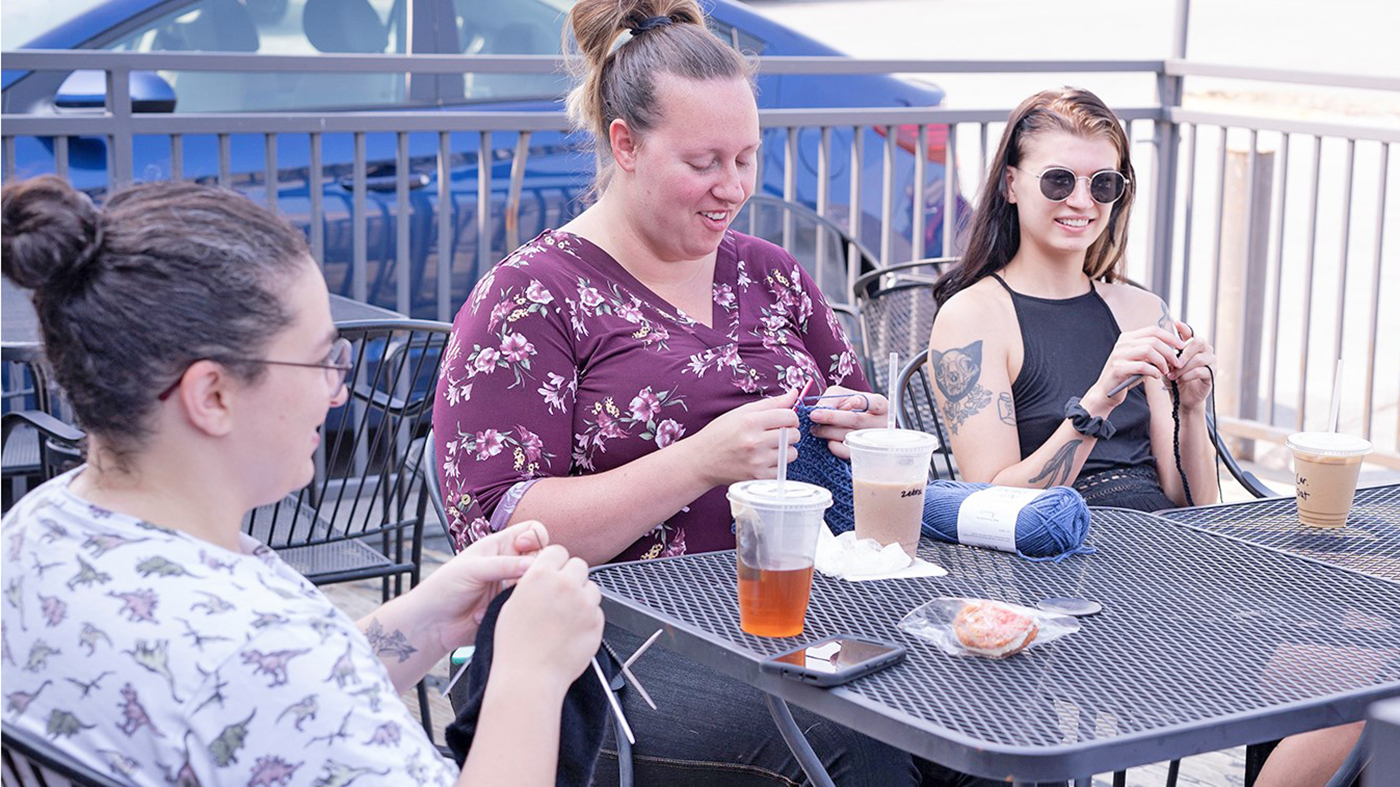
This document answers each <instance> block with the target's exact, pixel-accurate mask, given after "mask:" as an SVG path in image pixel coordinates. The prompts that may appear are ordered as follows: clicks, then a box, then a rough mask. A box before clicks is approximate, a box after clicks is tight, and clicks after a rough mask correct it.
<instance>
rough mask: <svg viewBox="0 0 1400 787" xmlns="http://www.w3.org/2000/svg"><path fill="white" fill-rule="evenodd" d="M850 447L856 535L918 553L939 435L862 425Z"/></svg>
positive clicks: (850, 438) (851, 437)
mask: <svg viewBox="0 0 1400 787" xmlns="http://www.w3.org/2000/svg"><path fill="white" fill-rule="evenodd" d="M846 447H847V448H849V449H851V476H852V481H853V486H854V489H853V490H852V491H853V495H852V496H853V498H854V500H853V502H854V503H855V518H856V538H873V539H875V540H876V541H879V542H880V543H881V544H895V543H897V544H899V545H900V546H902V547H904V551H905V552H908V553H909V556H910V557H913V556H914V551H915V550H916V549H917V548H918V546H919V530H920V525H922V523H923V519H924V487H925V486H927V485H928V468H929V459H930V458H931V457H932V456H933V452H934V449H936V448H938V438H937V437H934V436H933V435H931V434H928V433H925V432H919V431H915V430H913V429H859V430H857V431H854V432H851V433H850V434H848V435H846Z"/></svg>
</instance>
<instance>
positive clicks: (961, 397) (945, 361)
mask: <svg viewBox="0 0 1400 787" xmlns="http://www.w3.org/2000/svg"><path fill="white" fill-rule="evenodd" d="M929 355H930V360H932V361H933V379H934V382H936V383H938V390H940V391H942V392H943V420H945V421H947V422H948V431H950V432H952V433H953V434H957V433H958V427H960V426H962V425H963V422H964V421H966V420H967V419H968V418H971V417H972V416H974V415H976V414H977V413H979V412H981V411H982V410H983V408H985V407H986V406H987V405H989V404H991V402H992V394H991V392H990V391H988V390H987V389H986V388H983V387H982V386H981V385H980V384H978V382H977V381H978V378H980V377H981V376H982V342H981V341H976V342H973V343H972V344H969V345H968V346H966V347H960V348H957V349H952V350H948V351H946V352H939V351H937V350H929Z"/></svg>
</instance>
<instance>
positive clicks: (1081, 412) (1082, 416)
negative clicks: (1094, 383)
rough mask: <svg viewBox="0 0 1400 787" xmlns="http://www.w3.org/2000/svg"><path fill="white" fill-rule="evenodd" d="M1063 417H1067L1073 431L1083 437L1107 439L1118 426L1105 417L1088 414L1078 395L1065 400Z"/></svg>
mask: <svg viewBox="0 0 1400 787" xmlns="http://www.w3.org/2000/svg"><path fill="white" fill-rule="evenodd" d="M1065 418H1067V419H1069V425H1070V426H1072V427H1074V431H1076V432H1078V433H1080V434H1082V435H1084V436H1085V437H1093V438H1096V439H1098V440H1107V439H1108V438H1110V437H1112V436H1113V433H1114V432H1116V431H1118V427H1116V426H1114V425H1113V424H1111V423H1109V422H1108V419H1107V418H1100V417H1098V416H1097V415H1089V411H1088V410H1085V409H1084V405H1082V404H1080V403H1079V397H1078V396H1071V397H1070V398H1069V400H1068V401H1066V402H1065Z"/></svg>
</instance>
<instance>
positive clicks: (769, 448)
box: [677, 391, 801, 486]
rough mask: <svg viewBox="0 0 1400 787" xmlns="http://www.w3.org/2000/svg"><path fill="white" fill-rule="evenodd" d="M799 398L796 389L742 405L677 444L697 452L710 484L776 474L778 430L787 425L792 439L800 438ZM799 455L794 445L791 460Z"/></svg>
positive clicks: (726, 484)
mask: <svg viewBox="0 0 1400 787" xmlns="http://www.w3.org/2000/svg"><path fill="white" fill-rule="evenodd" d="M796 402H797V392H796V391H789V392H787V393H785V394H783V395H781V396H774V397H771V398H768V399H760V400H759V401H757V402H750V403H748V404H745V405H741V406H739V407H736V408H734V409H733V410H730V411H729V412H727V413H725V414H724V415H721V416H720V417H718V418H716V419H715V420H713V421H711V422H710V423H709V425H707V426H706V427H705V428H704V429H701V430H700V431H699V432H696V433H695V436H694V437H690V438H687V439H685V440H682V441H681V442H680V443H678V444H677V445H684V446H686V447H687V448H688V449H690V450H691V451H692V452H694V453H693V456H694V461H695V462H697V463H698V465H699V467H700V472H701V473H702V474H703V475H704V477H705V479H706V481H707V482H708V484H709V485H710V486H728V485H729V484H732V483H734V482H736V481H749V480H752V479H756V478H776V477H777V473H778V434H779V430H780V429H782V428H783V427H788V442H789V443H796V442H797V441H798V440H799V439H800V438H801V435H799V434H798V433H797V413H796V412H795V411H794V410H793V409H792V406H793V404H795V403H796ZM796 458H797V451H796V450H795V449H794V450H791V451H789V452H788V461H789V462H791V461H792V460H794V459H796Z"/></svg>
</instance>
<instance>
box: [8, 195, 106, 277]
mask: <svg viewBox="0 0 1400 787" xmlns="http://www.w3.org/2000/svg"><path fill="white" fill-rule="evenodd" d="M0 201H3V213H4V220H3V221H4V241H3V243H4V249H3V250H4V263H3V265H4V274H5V277H6V278H8V279H9V280H10V281H12V282H14V283H15V284H16V285H18V286H20V287H23V288H25V289H30V290H38V291H42V290H52V289H54V288H55V287H61V288H62V289H64V290H71V289H72V288H74V287H77V286H80V285H81V284H83V283H84V282H86V281H87V279H88V274H90V273H91V271H92V270H93V267H94V265H93V263H95V262H96V261H97V259H98V257H99V256H100V253H101V249H102V214H101V212H100V211H98V209H97V208H96V206H94V205H93V204H92V200H91V199H89V198H88V196H87V195H86V194H83V193H82V192H79V191H77V190H75V189H74V188H73V187H72V186H70V185H68V182H67V181H65V180H63V179H61V178H58V177H56V176H53V175H45V176H43V177H39V178H34V179H32V180H26V181H23V182H20V183H11V184H7V185H6V186H5V188H4V194H3V198H0Z"/></svg>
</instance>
